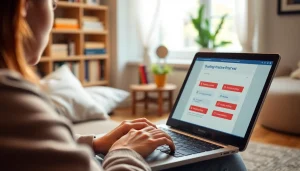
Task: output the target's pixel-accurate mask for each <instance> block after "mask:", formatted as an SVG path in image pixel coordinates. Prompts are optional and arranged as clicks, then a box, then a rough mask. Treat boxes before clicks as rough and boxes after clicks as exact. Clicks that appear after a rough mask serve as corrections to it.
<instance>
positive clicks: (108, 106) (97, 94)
mask: <svg viewBox="0 0 300 171" xmlns="http://www.w3.org/2000/svg"><path fill="white" fill-rule="evenodd" d="M85 90H86V92H87V93H88V94H89V95H90V96H91V97H92V98H93V99H94V100H95V102H96V103H98V104H99V105H101V106H103V108H104V110H105V112H106V113H111V112H112V111H113V110H114V109H115V108H116V107H117V106H118V105H119V104H120V103H121V102H123V101H124V100H125V99H126V98H127V97H128V96H129V93H128V92H126V91H124V90H119V89H115V88H111V87H88V88H85Z"/></svg>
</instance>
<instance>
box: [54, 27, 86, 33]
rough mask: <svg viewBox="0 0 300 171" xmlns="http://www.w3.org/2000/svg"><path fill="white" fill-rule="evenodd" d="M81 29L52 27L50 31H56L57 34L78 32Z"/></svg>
mask: <svg viewBox="0 0 300 171" xmlns="http://www.w3.org/2000/svg"><path fill="white" fill-rule="evenodd" d="M81 32H82V31H81V30H79V29H78V30H75V29H74V30H72V29H56V28H54V29H52V33H54V34H55V33H57V34H80V33H81Z"/></svg>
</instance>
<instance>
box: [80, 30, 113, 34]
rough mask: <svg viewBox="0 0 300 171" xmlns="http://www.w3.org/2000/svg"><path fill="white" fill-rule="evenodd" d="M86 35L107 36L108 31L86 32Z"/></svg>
mask: <svg viewBox="0 0 300 171" xmlns="http://www.w3.org/2000/svg"><path fill="white" fill-rule="evenodd" d="M83 33H84V34H99V35H106V34H108V31H94V30H84V31H83Z"/></svg>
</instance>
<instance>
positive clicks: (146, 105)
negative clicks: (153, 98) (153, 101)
mask: <svg viewBox="0 0 300 171" xmlns="http://www.w3.org/2000/svg"><path fill="white" fill-rule="evenodd" d="M144 105H145V111H146V112H147V110H148V92H145V104H144Z"/></svg>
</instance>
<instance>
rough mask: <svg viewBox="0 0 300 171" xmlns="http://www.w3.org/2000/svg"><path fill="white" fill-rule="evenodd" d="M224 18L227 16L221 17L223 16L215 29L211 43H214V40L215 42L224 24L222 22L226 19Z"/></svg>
mask: <svg viewBox="0 0 300 171" xmlns="http://www.w3.org/2000/svg"><path fill="white" fill-rule="evenodd" d="M226 17H227V14H225V15H223V16H222V17H221V20H220V23H219V25H218V27H217V29H216V31H215V33H214V35H213V42H215V40H216V38H217V36H218V34H219V33H220V31H221V29H222V27H223V24H224V22H225V18H226Z"/></svg>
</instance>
